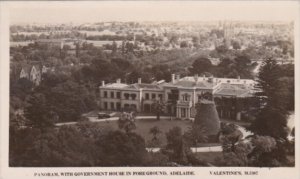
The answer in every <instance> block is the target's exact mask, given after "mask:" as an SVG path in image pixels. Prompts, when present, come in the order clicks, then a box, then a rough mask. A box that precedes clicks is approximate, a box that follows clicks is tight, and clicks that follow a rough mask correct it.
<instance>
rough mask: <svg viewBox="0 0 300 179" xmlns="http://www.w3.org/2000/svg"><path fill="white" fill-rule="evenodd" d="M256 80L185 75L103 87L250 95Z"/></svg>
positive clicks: (217, 94) (110, 84)
mask: <svg viewBox="0 0 300 179" xmlns="http://www.w3.org/2000/svg"><path fill="white" fill-rule="evenodd" d="M255 83H256V82H255V81H254V80H251V79H239V78H237V79H235V78H213V77H196V76H195V77H191V76H187V77H183V78H178V79H176V80H174V81H173V82H169V83H152V84H148V83H141V82H140V83H134V84H125V83H121V82H120V80H119V81H117V82H116V83H109V84H106V85H104V86H101V88H114V89H120V90H153V91H163V89H164V88H168V87H171V88H179V89H185V88H186V89H191V88H192V89H200V90H201V89H205V90H207V89H209V90H212V91H213V94H214V95H216V96H236V97H249V96H252V95H253V90H254V85H255Z"/></svg>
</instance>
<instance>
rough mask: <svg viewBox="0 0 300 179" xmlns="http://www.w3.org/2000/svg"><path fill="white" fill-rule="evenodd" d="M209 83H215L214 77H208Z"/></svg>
mask: <svg viewBox="0 0 300 179" xmlns="http://www.w3.org/2000/svg"><path fill="white" fill-rule="evenodd" d="M208 82H209V83H213V82H214V76H213V75H212V76H210V77H208Z"/></svg>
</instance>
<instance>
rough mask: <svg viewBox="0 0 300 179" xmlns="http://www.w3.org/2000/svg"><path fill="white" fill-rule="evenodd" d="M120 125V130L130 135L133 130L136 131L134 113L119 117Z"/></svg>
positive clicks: (124, 113)
mask: <svg viewBox="0 0 300 179" xmlns="http://www.w3.org/2000/svg"><path fill="white" fill-rule="evenodd" d="M118 125H119V128H120V129H124V131H125V132H126V133H127V134H129V133H130V132H131V131H132V130H134V129H136V125H135V114H134V113H133V112H130V113H127V112H123V113H122V114H121V116H120V117H119V120H118Z"/></svg>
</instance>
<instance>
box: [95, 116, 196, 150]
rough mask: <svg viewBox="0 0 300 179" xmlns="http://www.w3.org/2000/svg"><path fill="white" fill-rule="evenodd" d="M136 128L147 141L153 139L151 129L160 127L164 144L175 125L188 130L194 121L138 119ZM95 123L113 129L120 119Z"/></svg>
mask: <svg viewBox="0 0 300 179" xmlns="http://www.w3.org/2000/svg"><path fill="white" fill-rule="evenodd" d="M135 124H136V129H135V130H134V132H136V133H137V134H139V135H141V136H142V137H143V138H144V139H145V141H146V143H147V141H149V140H151V139H152V134H150V133H149V130H150V129H151V128H152V127H154V126H157V127H159V129H160V130H161V131H162V133H160V134H159V135H158V136H157V137H158V138H159V140H160V142H161V144H162V145H165V144H166V141H167V139H166V135H165V133H166V132H168V131H169V130H170V129H172V128H173V127H176V126H178V127H181V129H182V131H183V132H184V131H186V130H187V129H188V127H189V126H191V124H192V122H191V121H183V120H172V121H170V120H167V119H161V120H159V121H158V120H156V119H137V120H136V122H135ZM95 125H98V126H101V127H105V128H110V129H112V130H117V129H119V128H118V121H107V122H98V123H95Z"/></svg>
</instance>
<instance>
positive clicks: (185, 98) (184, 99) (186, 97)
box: [182, 94, 190, 101]
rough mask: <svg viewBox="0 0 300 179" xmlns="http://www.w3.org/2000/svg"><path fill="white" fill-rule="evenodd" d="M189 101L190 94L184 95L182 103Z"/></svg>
mask: <svg viewBox="0 0 300 179" xmlns="http://www.w3.org/2000/svg"><path fill="white" fill-rule="evenodd" d="M189 100H190V95H188V94H183V95H182V101H189Z"/></svg>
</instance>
